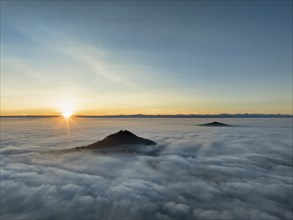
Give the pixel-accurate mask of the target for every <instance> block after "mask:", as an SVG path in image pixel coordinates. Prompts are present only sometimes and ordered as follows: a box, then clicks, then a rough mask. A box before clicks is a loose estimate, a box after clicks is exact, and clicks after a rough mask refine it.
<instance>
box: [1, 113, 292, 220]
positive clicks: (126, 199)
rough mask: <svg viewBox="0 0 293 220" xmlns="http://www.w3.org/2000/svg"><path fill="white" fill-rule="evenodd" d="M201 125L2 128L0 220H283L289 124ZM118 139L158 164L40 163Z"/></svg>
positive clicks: (8, 122) (110, 158)
mask: <svg viewBox="0 0 293 220" xmlns="http://www.w3.org/2000/svg"><path fill="white" fill-rule="evenodd" d="M206 120H207V119H205V120H203V119H188V120H185V119H156V120H152V119H76V120H75V122H74V123H73V122H72V125H71V134H70V135H69V133H68V130H67V128H66V127H64V126H63V125H62V124H60V122H59V121H57V120H56V119H2V121H1V125H2V126H1V216H0V217H1V219H9V220H12V219H109V220H112V219H113V220H114V219H115V220H116V219H133V220H140V219H162V220H165V219H166V220H168V219H233V220H234V219H252V220H260V219H263V220H270V219H271V220H277V219H288V220H289V219H292V211H291V209H292V197H291V196H290V195H292V119H290V118H289V119H288V118H287V119H241V120H237V119H225V120H224V121H223V122H225V123H228V124H232V125H235V126H232V127H221V128H218V127H199V126H196V125H197V124H200V123H204V122H209V121H206ZM120 129H128V130H130V131H132V132H133V133H135V134H137V135H139V136H141V137H144V138H148V139H151V140H154V141H155V142H157V143H158V145H156V146H148V149H147V151H149V150H150V149H149V148H150V147H151V148H153V149H151V150H155V151H156V152H157V154H156V155H155V156H151V155H148V154H143V153H132V154H128V153H111V152H110V153H93V152H91V151H85V152H72V153H65V154H52V153H47V152H48V151H51V150H59V149H66V148H70V147H78V146H84V145H86V144H90V143H94V142H96V141H97V140H100V139H102V138H103V137H105V136H107V135H108V134H110V133H114V132H117V131H119V130H120ZM142 152H143V151H142Z"/></svg>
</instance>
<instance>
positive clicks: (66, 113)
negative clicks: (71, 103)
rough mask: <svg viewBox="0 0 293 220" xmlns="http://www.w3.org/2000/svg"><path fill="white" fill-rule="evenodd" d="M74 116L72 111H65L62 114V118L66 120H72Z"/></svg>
mask: <svg viewBox="0 0 293 220" xmlns="http://www.w3.org/2000/svg"><path fill="white" fill-rule="evenodd" d="M72 115H73V113H72V111H70V110H66V111H63V113H62V116H63V117H64V118H66V119H68V118H70V117H71V116H72Z"/></svg>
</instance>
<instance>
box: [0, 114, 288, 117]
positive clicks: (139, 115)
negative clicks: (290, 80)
mask: <svg viewBox="0 0 293 220" xmlns="http://www.w3.org/2000/svg"><path fill="white" fill-rule="evenodd" d="M0 117H60V116H59V115H22V116H0ZM74 117H82V118H292V117H293V115H289V114H248V113H243V114H214V115H212V114H205V115H196V114H188V115H185V114H175V115H144V114H134V115H75V116H74Z"/></svg>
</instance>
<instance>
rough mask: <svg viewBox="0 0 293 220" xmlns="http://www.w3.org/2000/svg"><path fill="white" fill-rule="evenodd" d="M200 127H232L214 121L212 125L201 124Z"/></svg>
mask: <svg viewBox="0 0 293 220" xmlns="http://www.w3.org/2000/svg"><path fill="white" fill-rule="evenodd" d="M199 126H211V127H226V126H231V125H228V124H225V123H221V122H217V121H214V122H211V123H206V124H200V125H199Z"/></svg>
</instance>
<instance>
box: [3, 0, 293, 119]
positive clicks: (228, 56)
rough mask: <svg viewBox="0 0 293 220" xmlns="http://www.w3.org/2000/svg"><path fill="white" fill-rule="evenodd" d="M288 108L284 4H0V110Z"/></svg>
mask: <svg viewBox="0 0 293 220" xmlns="http://www.w3.org/2000/svg"><path fill="white" fill-rule="evenodd" d="M64 111H72V112H73V113H75V114H79V115H112V114H138V113H141V114H218V113H283V114H292V1H206V2H205V1H183V2H182V1H180V2H179V1H157V2H155V1H110V2H105V1H83V2H81V1H1V115H55V114H60V113H62V112H64Z"/></svg>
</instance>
